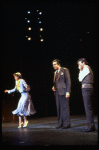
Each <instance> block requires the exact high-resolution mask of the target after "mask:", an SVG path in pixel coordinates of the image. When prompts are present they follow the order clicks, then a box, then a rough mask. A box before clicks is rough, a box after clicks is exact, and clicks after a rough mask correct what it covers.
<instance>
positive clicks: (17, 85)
mask: <svg viewBox="0 0 99 150" xmlns="http://www.w3.org/2000/svg"><path fill="white" fill-rule="evenodd" d="M19 82H20V80H18V81H17V84H16V87H17V90H19Z"/></svg>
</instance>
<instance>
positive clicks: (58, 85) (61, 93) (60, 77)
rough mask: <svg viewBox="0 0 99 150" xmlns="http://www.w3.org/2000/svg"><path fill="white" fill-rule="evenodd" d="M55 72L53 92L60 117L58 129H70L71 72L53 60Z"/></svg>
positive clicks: (56, 60)
mask: <svg viewBox="0 0 99 150" xmlns="http://www.w3.org/2000/svg"><path fill="white" fill-rule="evenodd" d="M52 63H53V68H54V69H55V70H56V71H55V72H54V82H53V83H54V86H53V87H52V90H53V91H54V93H55V98H56V106H57V115H58V126H57V127H56V128H57V129H59V128H62V129H67V128H70V117H69V97H70V88H71V80H70V74H69V70H68V69H67V68H63V67H61V66H60V61H59V60H58V59H55V60H53V62H52Z"/></svg>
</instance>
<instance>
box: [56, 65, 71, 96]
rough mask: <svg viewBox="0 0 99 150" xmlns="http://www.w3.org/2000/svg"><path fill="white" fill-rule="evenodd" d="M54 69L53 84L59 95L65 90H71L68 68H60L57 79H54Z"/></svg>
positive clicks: (64, 93)
mask: <svg viewBox="0 0 99 150" xmlns="http://www.w3.org/2000/svg"><path fill="white" fill-rule="evenodd" d="M55 77H56V71H55V72H54V86H55V88H56V91H58V93H59V95H66V92H69V93H70V90H71V80H70V74H69V70H68V69H67V68H63V67H61V68H60V71H59V74H58V81H57V82H56V81H55Z"/></svg>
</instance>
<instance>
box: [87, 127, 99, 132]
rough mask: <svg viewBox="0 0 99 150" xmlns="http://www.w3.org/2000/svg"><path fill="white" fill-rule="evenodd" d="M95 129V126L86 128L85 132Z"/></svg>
mask: <svg viewBox="0 0 99 150" xmlns="http://www.w3.org/2000/svg"><path fill="white" fill-rule="evenodd" d="M95 130H96V129H95V127H93V128H85V129H84V132H92V131H95Z"/></svg>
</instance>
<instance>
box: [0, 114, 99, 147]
mask: <svg viewBox="0 0 99 150" xmlns="http://www.w3.org/2000/svg"><path fill="white" fill-rule="evenodd" d="M70 119H71V128H68V129H55V127H56V126H57V123H58V122H57V117H46V118H35V119H29V124H28V127H27V128H20V129H18V128H17V127H18V121H16V122H14V123H2V145H3V146H11V145H12V146H15V145H16V146H32V145H44V146H50V145H97V144H98V117H97V116H94V122H95V127H96V131H94V132H83V129H84V128H85V127H86V126H87V121H86V117H85V116H70Z"/></svg>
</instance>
